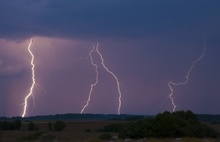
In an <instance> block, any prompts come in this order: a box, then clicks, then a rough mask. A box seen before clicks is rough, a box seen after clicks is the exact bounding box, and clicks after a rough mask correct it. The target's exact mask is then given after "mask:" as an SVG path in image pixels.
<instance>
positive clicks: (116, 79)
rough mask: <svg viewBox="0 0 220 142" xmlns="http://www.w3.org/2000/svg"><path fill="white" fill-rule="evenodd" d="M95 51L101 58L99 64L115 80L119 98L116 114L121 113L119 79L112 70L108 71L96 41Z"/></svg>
mask: <svg viewBox="0 0 220 142" xmlns="http://www.w3.org/2000/svg"><path fill="white" fill-rule="evenodd" d="M96 52H97V53H98V54H99V56H100V58H101V60H102V63H101V64H102V66H103V68H104V69H105V70H106V71H107V72H108V73H109V74H111V75H112V76H113V77H114V79H115V81H116V83H117V89H118V94H119V98H118V102H119V105H118V114H121V104H122V101H121V98H122V93H121V88H120V83H119V80H118V78H117V76H116V75H115V74H114V73H113V72H112V71H110V70H109V69H108V67H107V66H106V65H105V61H104V58H103V56H102V54H101V53H100V51H99V43H98V44H97V46H96Z"/></svg>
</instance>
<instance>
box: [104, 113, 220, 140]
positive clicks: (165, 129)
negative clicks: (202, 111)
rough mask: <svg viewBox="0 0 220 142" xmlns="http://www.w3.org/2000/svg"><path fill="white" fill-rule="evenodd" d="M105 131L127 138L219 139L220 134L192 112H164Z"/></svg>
mask: <svg viewBox="0 0 220 142" xmlns="http://www.w3.org/2000/svg"><path fill="white" fill-rule="evenodd" d="M103 131H106V132H117V133H118V134H119V137H120V138H122V139H125V138H133V139H136V138H152V137H154V138H180V137H194V138H217V137H219V136H220V134H219V132H217V131H216V130H214V129H212V128H211V127H210V126H209V125H208V124H206V123H203V122H200V121H199V120H198V118H197V117H196V115H194V114H193V113H192V112H191V111H186V112H185V111H178V112H173V113H170V112H164V113H162V114H161V113H160V114H158V115H156V116H155V117H148V118H145V119H142V120H139V121H135V122H129V123H126V124H112V125H108V126H106V127H104V129H103Z"/></svg>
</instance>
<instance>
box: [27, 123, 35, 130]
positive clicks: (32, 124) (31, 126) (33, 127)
mask: <svg viewBox="0 0 220 142" xmlns="http://www.w3.org/2000/svg"><path fill="white" fill-rule="evenodd" d="M28 130H29V131H34V130H35V124H34V123H33V122H29V123H28Z"/></svg>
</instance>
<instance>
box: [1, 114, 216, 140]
mask: <svg viewBox="0 0 220 142" xmlns="http://www.w3.org/2000/svg"><path fill="white" fill-rule="evenodd" d="M56 116H58V118H59V119H56V118H57V117H55V118H52V117H51V116H50V119H49V120H48V117H44V119H43V120H41V119H36V117H31V119H30V118H25V119H21V118H20V119H19V118H11V119H8V118H7V119H5V118H4V119H0V142H13V141H16V142H23V141H30V142H31V141H52V142H53V141H57V142H66V141H74V142H77V141H80V142H84V141H85V142H103V141H113V142H119V141H123V140H125V141H126V139H134V140H140V139H141V141H142V142H145V141H147V142H151V140H152V142H155V141H157V142H160V141H164V140H167V141H172V142H173V140H175V139H176V138H182V140H183V141H184V140H185V139H187V140H186V141H190V142H191V141H194V140H195V139H196V141H197V140H201V141H206V140H208V141H209V142H215V141H219V138H220V134H219V132H220V125H219V123H217V122H219V121H216V119H215V121H214V122H215V123H213V121H210V120H212V119H209V121H208V123H207V122H205V121H200V120H199V119H198V115H195V114H193V113H192V112H191V111H178V112H174V113H170V112H164V113H160V114H158V115H156V116H132V115H122V116H118V115H93V114H87V115H83V116H81V118H86V120H84V119H82V120H80V119H78V118H80V116H79V115H77V117H75V118H74V117H73V116H74V115H70V114H68V115H56ZM66 116H68V117H66ZM89 116H92V117H90V120H89ZM207 116H208V115H203V116H202V117H203V118H206V119H208V117H207ZM100 117H101V118H104V119H103V120H102V119H101V118H100ZM33 118H34V119H33ZM45 118H47V119H45ZM61 118H65V119H61ZM55 119H56V120H55ZM72 119H73V120H72ZM76 119H77V120H76ZM203 120H204V119H203ZM210 126H211V127H210ZM213 128H215V129H213ZM155 139H156V140H155ZM175 141H176V140H175Z"/></svg>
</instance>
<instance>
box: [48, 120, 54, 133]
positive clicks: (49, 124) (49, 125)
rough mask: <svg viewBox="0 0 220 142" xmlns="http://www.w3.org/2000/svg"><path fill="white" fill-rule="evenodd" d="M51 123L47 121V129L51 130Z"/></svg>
mask: <svg viewBox="0 0 220 142" xmlns="http://www.w3.org/2000/svg"><path fill="white" fill-rule="evenodd" d="M52 125H53V124H52V123H51V122H49V123H48V129H49V131H52Z"/></svg>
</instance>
